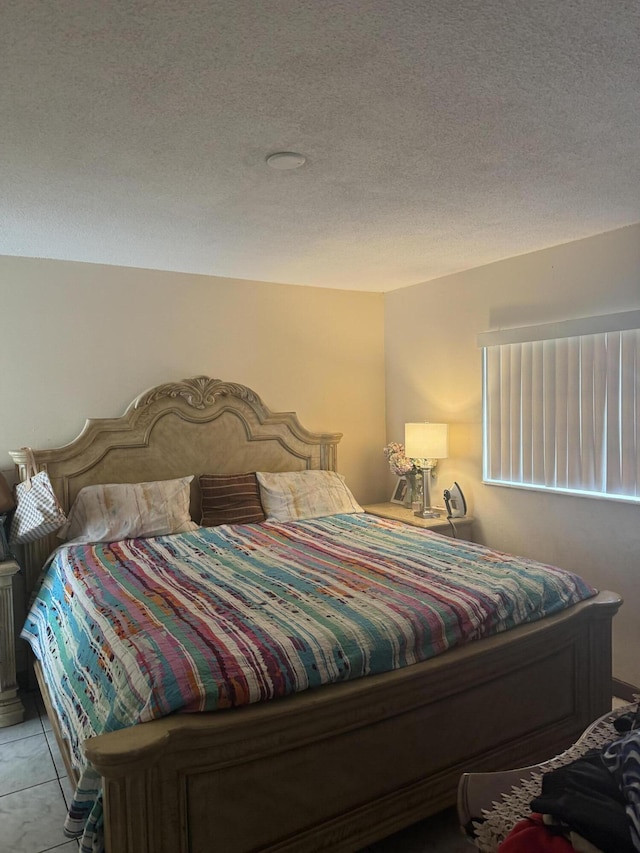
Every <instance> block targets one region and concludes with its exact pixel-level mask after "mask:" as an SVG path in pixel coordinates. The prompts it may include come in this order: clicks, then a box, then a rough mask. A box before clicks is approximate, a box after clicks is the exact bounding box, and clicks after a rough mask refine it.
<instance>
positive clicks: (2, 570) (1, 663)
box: [0, 560, 24, 728]
mask: <svg viewBox="0 0 640 853" xmlns="http://www.w3.org/2000/svg"><path fill="white" fill-rule="evenodd" d="M19 568H20V566H18V564H17V563H16V561H15V560H3V561H2V562H0V728H2V727H4V726H13V725H14V724H15V723H21V722H22V720H23V719H24V706H23V704H22V702H21V701H20V699H19V697H18V685H17V683H16V640H15V633H14V632H15V626H14V623H13V576H14V575H15V574H16V572H17V571H18V570H19Z"/></svg>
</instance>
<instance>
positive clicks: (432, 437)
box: [404, 423, 449, 459]
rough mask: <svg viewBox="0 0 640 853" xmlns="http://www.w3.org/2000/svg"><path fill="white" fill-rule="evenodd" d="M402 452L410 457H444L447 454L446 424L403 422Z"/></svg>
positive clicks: (447, 429)
mask: <svg viewBox="0 0 640 853" xmlns="http://www.w3.org/2000/svg"><path fill="white" fill-rule="evenodd" d="M404 452H405V455H406V456H408V457H409V458H410V459H446V458H447V456H448V455H449V426H448V424H430V423H419V424H405V425H404Z"/></svg>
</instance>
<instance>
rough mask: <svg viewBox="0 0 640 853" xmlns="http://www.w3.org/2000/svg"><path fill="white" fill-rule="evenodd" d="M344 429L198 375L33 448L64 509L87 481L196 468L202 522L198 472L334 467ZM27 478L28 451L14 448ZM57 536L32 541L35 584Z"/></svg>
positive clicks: (28, 550) (29, 572)
mask: <svg viewBox="0 0 640 853" xmlns="http://www.w3.org/2000/svg"><path fill="white" fill-rule="evenodd" d="M341 438H342V435H341V434H340V433H325V434H317V433H312V432H309V431H308V430H306V429H305V428H304V427H303V426H302V425H301V424H300V422H299V421H298V418H297V417H296V415H295V414H294V413H293V412H271V411H270V410H269V409H268V408H267V407H266V406H265V405H264V403H263V402H262V400H261V399H260V397H259V396H258V395H257V394H256V393H255V392H254V391H252V390H251V389H250V388H247V387H246V386H244V385H239V384H237V383H234V382H223V381H221V380H219V379H210V378H209V377H207V376H196V377H194V378H192V379H185V380H183V381H182V382H169V383H166V384H163V385H158V386H156V387H155V388H150V389H149V390H148V391H145V392H144V393H142V394H140V395H139V396H138V397H137V398H136V399H135V400H134V401H133V402H132V403H131V405H130V406H129V407H128V408H127V410H126V411H125V413H124V414H123V415H122V416H121V417H117V418H104V419H103V418H101V419H90V420H88V421H87V422H86V424H85V425H84V427H83V429H82V431H81V433H80V435H79V436H78V437H77V438H76V439H74V440H73V441H72V442H70V443H69V444H66V445H64V447H58V448H53V449H51V450H34V456H35V460H36V464H37V466H38V469H39V470H46V471H47V472H48V474H49V477H50V479H51V483H52V485H53V488H54V491H55V492H56V495H57V496H58V499H59V500H60V503H61V504H62V506H63V508H64V509H65V511H66V510H68V509H69V508H70V507H71V504H72V503H73V501H74V499H75V497H76V495H77V494H78V492H79V491H80V489H81V488H82V487H83V486H88V485H94V484H96V483H136V482H145V481H148V480H165V479H171V478H174V477H184V476H187V475H189V474H195V475H196V476H195V479H194V483H193V488H192V495H191V512H192V517H193V518H194V519H195V520H196V521H199V520H200V494H199V489H198V486H197V476H198V475H199V474H205V473H209V474H239V473H243V472H247V471H297V470H303V469H324V470H332V471H335V470H336V462H337V445H338V442H339V441H340V439H341ZM10 455H11V457H12V459H13V460H14V462H15V463H16V465H17V467H18V476H19V478H20V479H21V480H22V479H23V478H24V476H25V464H26V457H25V453H24V450H18V451H12V452H11V454H10ZM59 544H60V541H59V540H58V539H56V536H55V534H52V535H51V536H49V537H46V538H44V539H41V540H39V541H37V542H34V543H32V544H31V545H28V546H26V547H25V549H24V555H23V560H22V562H23V565H24V568H25V580H26V585H27V590H28V591H29V592H30V591H31V589H32V588H33V584H34V583H35V581H36V579H37V576H38V574H39V572H40V569H41V567H42V565H43V563H44V561H45V560H46V558H47V556H48V555H49V553H50V552H51V551H52V550H53V548H55V547H56V545H59Z"/></svg>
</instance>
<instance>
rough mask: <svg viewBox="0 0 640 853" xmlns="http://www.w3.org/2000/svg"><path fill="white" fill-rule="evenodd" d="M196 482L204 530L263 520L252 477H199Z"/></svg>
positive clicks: (256, 484) (208, 475)
mask: <svg viewBox="0 0 640 853" xmlns="http://www.w3.org/2000/svg"><path fill="white" fill-rule="evenodd" d="M199 479H200V493H201V497H202V522H201V523H202V525H203V527H216V526H217V525H218V524H252V523H254V522H258V521H264V520H265V514H264V510H263V509H262V503H261V502H260V490H259V488H258V481H257V479H256V475H255V474H220V475H216V474H201V475H200V478H199Z"/></svg>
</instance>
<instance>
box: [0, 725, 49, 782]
mask: <svg viewBox="0 0 640 853" xmlns="http://www.w3.org/2000/svg"><path fill="white" fill-rule="evenodd" d="M57 778H58V775H57V773H56V768H55V766H54V764H53V761H52V759H51V754H50V752H49V747H48V746H47V740H46V737H45V735H44V734H39V735H32V736H31V737H26V738H22V739H21V740H15V741H11V742H10V743H6V744H4V745H3V746H2V749H1V750H0V796H1V795H3V794H12V793H14V792H16V791H21V790H23V789H24V788H30V787H31V786H32V785H39V784H40V783H41V782H49V781H50V780H55V781H56V784H57Z"/></svg>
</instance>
